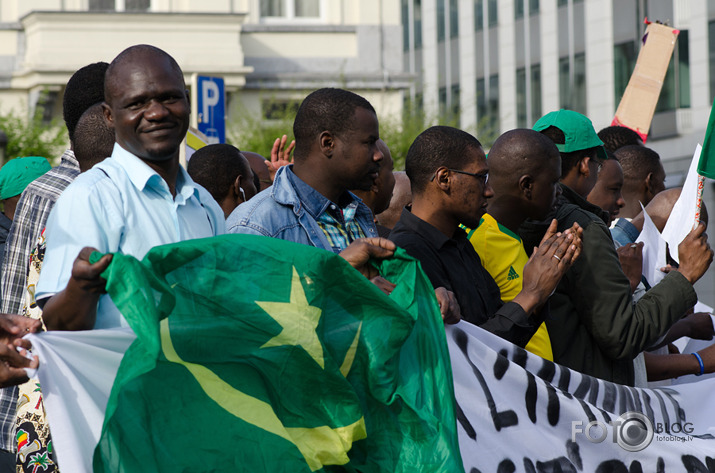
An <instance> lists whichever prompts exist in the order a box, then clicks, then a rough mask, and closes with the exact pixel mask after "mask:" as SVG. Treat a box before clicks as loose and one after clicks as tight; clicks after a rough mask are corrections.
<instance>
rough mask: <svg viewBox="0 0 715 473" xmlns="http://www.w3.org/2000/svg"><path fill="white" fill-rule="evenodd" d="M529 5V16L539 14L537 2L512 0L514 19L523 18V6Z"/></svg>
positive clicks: (533, 0)
mask: <svg viewBox="0 0 715 473" xmlns="http://www.w3.org/2000/svg"><path fill="white" fill-rule="evenodd" d="M526 3H528V5H529V15H536V14H538V13H539V0H514V18H515V19H517V20H518V19H519V18H523V17H524V7H525V6H526V5H525V4H526Z"/></svg>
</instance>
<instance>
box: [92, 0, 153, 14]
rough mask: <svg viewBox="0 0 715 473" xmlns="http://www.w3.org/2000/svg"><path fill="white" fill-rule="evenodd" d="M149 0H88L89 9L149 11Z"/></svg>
mask: <svg viewBox="0 0 715 473" xmlns="http://www.w3.org/2000/svg"><path fill="white" fill-rule="evenodd" d="M150 7H151V0H89V11H128V12H142V11H149V9H150Z"/></svg>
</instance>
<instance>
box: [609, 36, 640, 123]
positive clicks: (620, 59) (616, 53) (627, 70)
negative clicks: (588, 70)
mask: <svg viewBox="0 0 715 473" xmlns="http://www.w3.org/2000/svg"><path fill="white" fill-rule="evenodd" d="M613 62H614V67H613V75H614V80H613V86H614V89H615V97H616V104H618V103H620V102H621V98H623V93H624V92H625V91H626V86H627V85H628V81H629V80H630V79H631V74H633V69H635V67H636V47H635V44H634V43H633V41H628V42H626V43H621V44H617V45H615V46H614V47H613ZM616 106H618V105H616ZM614 112H615V110H614Z"/></svg>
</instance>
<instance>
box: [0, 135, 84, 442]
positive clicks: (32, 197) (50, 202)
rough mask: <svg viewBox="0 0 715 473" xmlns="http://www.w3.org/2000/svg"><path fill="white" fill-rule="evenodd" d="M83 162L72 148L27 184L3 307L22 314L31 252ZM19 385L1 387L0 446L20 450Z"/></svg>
mask: <svg viewBox="0 0 715 473" xmlns="http://www.w3.org/2000/svg"><path fill="white" fill-rule="evenodd" d="M79 172H80V171H79V163H78V162H77V159H76V158H75V157H74V153H73V152H72V151H71V150H69V149H68V150H67V151H65V152H64V154H63V155H62V161H61V162H60V165H59V166H57V167H55V168H53V169H51V170H50V171H48V172H47V173H46V174H44V175H43V176H40V177H38V178H37V179H35V180H34V181H32V182H31V183H30V185H28V186H27V188H26V189H25V191H24V192H23V193H22V196H21V197H20V201H19V202H18V203H17V208H16V210H15V218H14V220H13V223H12V227H10V233H9V234H8V237H7V242H6V244H5V258H4V261H3V265H2V278H1V279H0V311H1V312H2V313H5V314H19V313H20V310H21V309H22V303H23V300H24V298H25V290H26V288H27V274H28V272H29V269H30V252H31V251H32V247H33V246H34V244H35V242H36V241H37V237H39V236H40V233H41V232H42V230H43V229H44V228H45V224H46V223H47V217H48V216H49V215H50V210H52V207H53V206H54V205H55V202H56V201H57V198H58V197H59V196H60V194H61V193H62V191H63V190H65V188H66V187H67V186H68V185H69V184H70V182H72V181H73V180H74V179H75V178H76V177H77V176H78V175H79ZM17 396H18V389H17V386H12V387H9V388H5V389H0V448H1V449H3V450H7V451H10V452H14V451H15V450H16V442H15V418H16V417H17V408H16V406H17Z"/></svg>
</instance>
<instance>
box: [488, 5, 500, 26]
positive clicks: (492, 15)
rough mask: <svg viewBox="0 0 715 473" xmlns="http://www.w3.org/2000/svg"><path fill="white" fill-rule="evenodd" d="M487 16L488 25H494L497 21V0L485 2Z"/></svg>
mask: <svg viewBox="0 0 715 473" xmlns="http://www.w3.org/2000/svg"><path fill="white" fill-rule="evenodd" d="M487 16H488V18H489V27H490V28H491V27H492V26H496V25H497V23H498V17H497V0H489V1H488V2H487Z"/></svg>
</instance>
